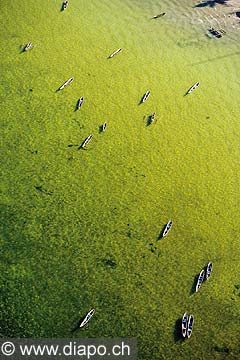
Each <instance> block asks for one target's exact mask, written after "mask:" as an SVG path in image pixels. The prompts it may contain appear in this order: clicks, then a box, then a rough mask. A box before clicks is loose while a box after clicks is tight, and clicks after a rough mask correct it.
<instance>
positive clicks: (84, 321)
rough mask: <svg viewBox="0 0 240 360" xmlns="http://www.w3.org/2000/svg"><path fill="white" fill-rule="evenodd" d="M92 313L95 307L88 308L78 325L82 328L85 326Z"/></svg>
mask: <svg viewBox="0 0 240 360" xmlns="http://www.w3.org/2000/svg"><path fill="white" fill-rule="evenodd" d="M94 313H95V309H92V310H90V311H89V312H88V313H87V315H86V316H85V318H84V319H83V321H82V322H81V324H80V325H79V327H80V328H82V327H83V326H85V325H86V324H87V323H88V322H89V320H90V319H91V317H92V316H93V314H94Z"/></svg>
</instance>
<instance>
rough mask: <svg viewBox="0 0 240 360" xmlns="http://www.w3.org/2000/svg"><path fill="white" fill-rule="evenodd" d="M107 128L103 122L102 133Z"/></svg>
mask: <svg viewBox="0 0 240 360" xmlns="http://www.w3.org/2000/svg"><path fill="white" fill-rule="evenodd" d="M106 127H107V123H106V122H105V123H104V124H102V131H105V130H106Z"/></svg>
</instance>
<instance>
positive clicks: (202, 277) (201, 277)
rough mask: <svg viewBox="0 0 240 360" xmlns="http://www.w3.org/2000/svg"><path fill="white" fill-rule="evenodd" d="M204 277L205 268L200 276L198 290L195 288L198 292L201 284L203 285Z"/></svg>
mask: <svg viewBox="0 0 240 360" xmlns="http://www.w3.org/2000/svg"><path fill="white" fill-rule="evenodd" d="M204 278H205V270H204V269H203V270H202V271H201V272H200V274H199V276H198V280H197V284H196V290H195V291H196V292H198V290H199V289H200V286H201V285H202V283H203V281H204Z"/></svg>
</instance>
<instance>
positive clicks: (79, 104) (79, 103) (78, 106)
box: [77, 96, 83, 110]
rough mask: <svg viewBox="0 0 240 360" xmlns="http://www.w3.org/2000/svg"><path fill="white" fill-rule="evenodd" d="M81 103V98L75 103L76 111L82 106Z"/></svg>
mask: <svg viewBox="0 0 240 360" xmlns="http://www.w3.org/2000/svg"><path fill="white" fill-rule="evenodd" d="M82 103H83V96H82V97H81V98H80V99H79V100H78V102H77V110H78V109H80V107H81V106H82Z"/></svg>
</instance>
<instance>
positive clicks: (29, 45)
mask: <svg viewBox="0 0 240 360" xmlns="http://www.w3.org/2000/svg"><path fill="white" fill-rule="evenodd" d="M31 48H32V43H31V41H29V42H28V43H27V44H26V45H25V46H24V48H23V51H27V50H30V49H31Z"/></svg>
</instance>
